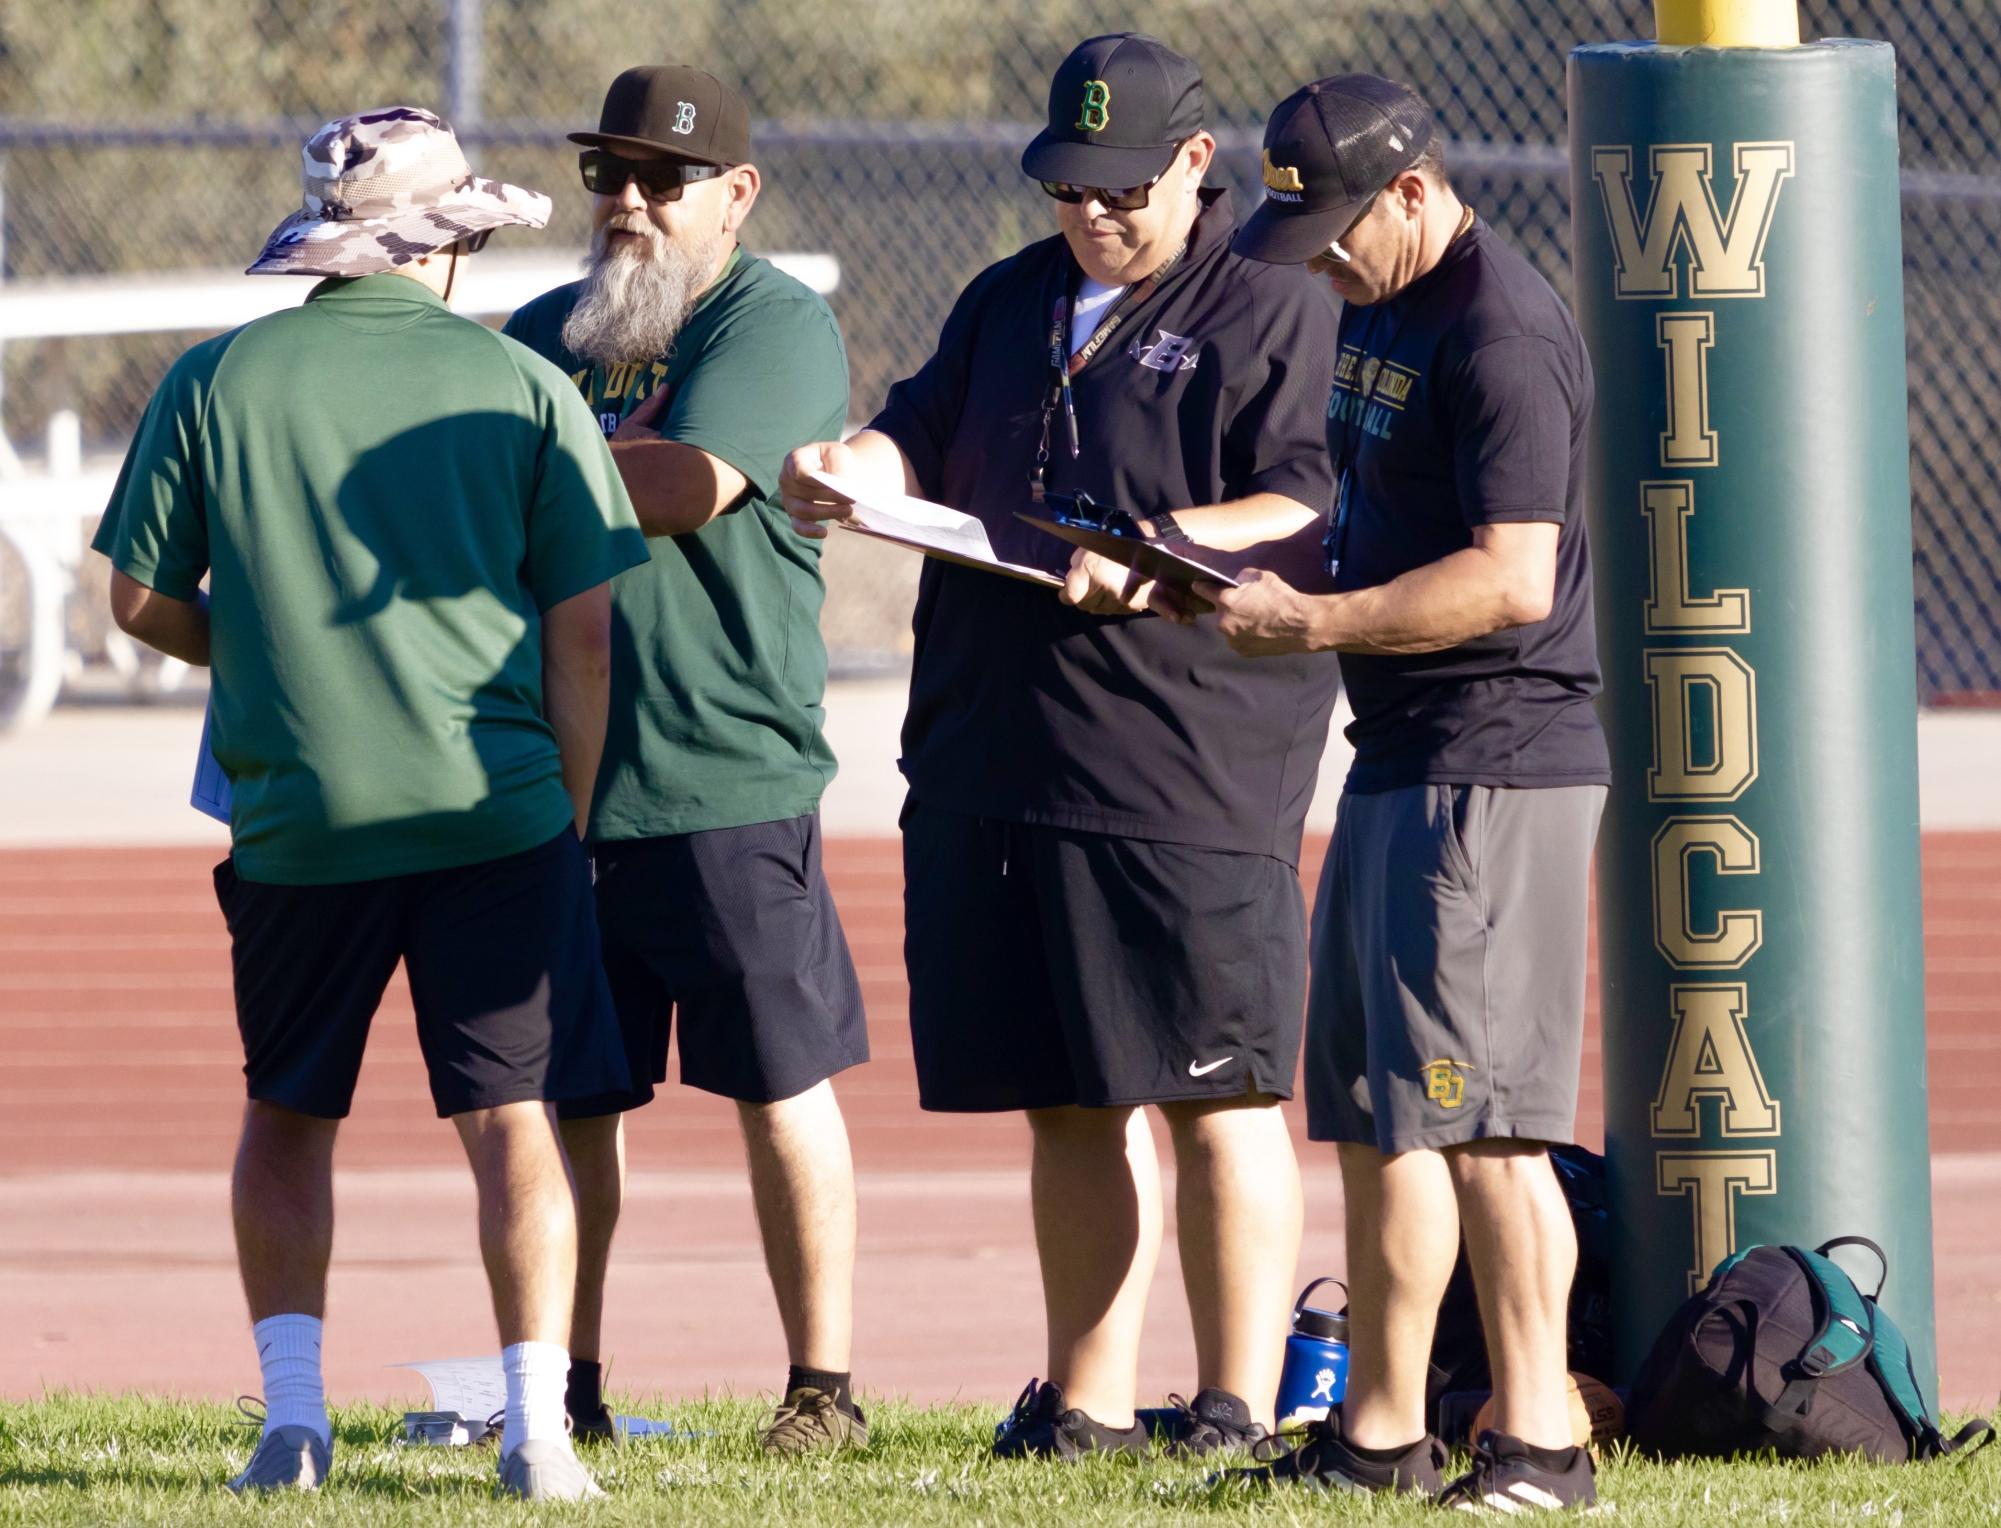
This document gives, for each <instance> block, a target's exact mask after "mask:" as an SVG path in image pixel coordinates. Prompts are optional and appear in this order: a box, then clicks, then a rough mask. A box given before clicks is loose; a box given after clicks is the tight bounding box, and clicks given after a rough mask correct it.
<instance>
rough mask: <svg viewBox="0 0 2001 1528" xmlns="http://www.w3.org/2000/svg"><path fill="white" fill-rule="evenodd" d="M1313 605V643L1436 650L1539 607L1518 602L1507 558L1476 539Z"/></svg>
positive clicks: (1363, 649)
mask: <svg viewBox="0 0 2001 1528" xmlns="http://www.w3.org/2000/svg"><path fill="white" fill-rule="evenodd" d="M1314 605H1315V606H1316V610H1315V613H1314V622H1313V630H1314V639H1313V646H1314V647H1315V648H1317V649H1320V650H1322V651H1329V650H1331V651H1334V652H1344V653H1379V654H1389V653H1435V652H1440V651H1443V650H1444V649H1445V648H1448V647H1457V646H1458V645H1459V644H1460V643H1462V642H1470V641H1472V640H1473V639H1474V638H1475V637H1484V636H1487V635H1488V634H1489V633H1492V632H1496V631H1501V630H1504V629H1506V628H1507V627H1510V626H1520V625H1524V624H1526V623H1527V622H1528V621H1532V620H1540V619H1542V614H1543V612H1539V611H1536V610H1533V609H1530V608H1527V607H1526V606H1524V605H1523V603H1522V602H1521V599H1520V595H1519V590H1518V586H1517V584H1516V582H1515V580H1514V579H1512V578H1511V577H1510V576H1509V571H1508V569H1507V567H1506V565H1505V564H1504V563H1503V562H1502V561H1501V560H1500V559H1499V558H1497V557H1495V556H1493V555H1492V554H1491V553H1489V552H1487V551H1484V550H1482V549H1481V548H1480V547H1477V546H1472V547H1466V548H1464V549H1463V550H1461V551H1457V552H1453V553H1451V554H1449V555H1447V556H1445V557H1441V558H1439V560H1438V561H1436V562H1428V563H1426V564H1425V565H1424V566H1423V567H1421V568H1413V569H1411V571H1410V572H1408V573H1405V574H1403V575H1401V576H1400V577H1397V578H1393V579H1391V580H1390V581H1389V582H1388V583H1386V584H1378V585H1376V586H1375V587H1374V588H1372V589H1357V590H1355V591H1354V592H1353V593H1349V594H1324V595H1320V596H1317V597H1316V598H1315V599H1314Z"/></svg>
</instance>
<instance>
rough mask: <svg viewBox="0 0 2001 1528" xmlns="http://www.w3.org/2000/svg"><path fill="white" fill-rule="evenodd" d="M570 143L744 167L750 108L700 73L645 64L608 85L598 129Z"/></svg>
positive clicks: (718, 82)
mask: <svg viewBox="0 0 2001 1528" xmlns="http://www.w3.org/2000/svg"><path fill="white" fill-rule="evenodd" d="M570 142H572V143H581V144H582V145H583V146H584V147H585V148H597V149H610V150H611V151H612V152H613V153H614V154H623V155H626V156H627V157H632V156H635V155H636V156H638V157H641V158H650V157H651V156H653V155H655V154H676V155H679V156H680V157H681V158H683V159H692V160H695V161H697V162H698V163H701V164H722V165H731V164H748V163H749V162H750V108H749V107H748V106H746V105H745V104H744V100H743V97H742V96H740V95H738V94H737V93H736V92H735V91H734V90H732V89H730V87H729V86H727V85H725V84H724V83H723V82H722V81H721V80H719V79H717V78H716V77H715V76H714V75H713V74H710V73H708V72H707V71H706V70H703V69H690V68H688V67H687V66H686V65H685V64H646V65H642V66H641V67H639V68H637V69H628V70H626V71H625V73H623V74H621V75H620V76H619V77H618V78H617V79H615V80H613V81H612V82H611V89H610V90H608V91H606V92H605V97H604V110H603V111H601V112H600V113H598V130H597V131H596V132H594V133H571V134H570Z"/></svg>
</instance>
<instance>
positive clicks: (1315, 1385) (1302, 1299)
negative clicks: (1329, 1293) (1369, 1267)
mask: <svg viewBox="0 0 2001 1528" xmlns="http://www.w3.org/2000/svg"><path fill="white" fill-rule="evenodd" d="M1322 1284H1333V1285H1337V1286H1338V1287H1339V1288H1340V1290H1341V1293H1342V1294H1343V1295H1344V1296H1345V1295H1346V1294H1347V1293H1348V1286H1347V1285H1346V1284H1343V1283H1341V1281H1340V1280H1339V1279H1315V1280H1314V1281H1313V1282H1312V1283H1311V1284H1308V1285H1307V1286H1306V1288H1304V1289H1302V1290H1301V1291H1300V1292H1299V1298H1298V1299H1297V1300H1295V1301H1294V1302H1293V1306H1292V1335H1291V1336H1290V1337H1288V1338H1286V1339H1285V1368H1284V1370H1283V1372H1281V1373H1280V1375H1279V1379H1278V1426H1279V1431H1280V1432H1284V1431H1286V1430H1287V1429H1289V1428H1300V1427H1304V1426H1305V1425H1306V1424H1307V1423H1308V1422H1317V1421H1319V1420H1320V1419H1321V1418H1322V1417H1324V1416H1326V1415H1327V1413H1328V1412H1329V1411H1330V1410H1331V1409H1332V1408H1333V1407H1335V1406H1338V1405H1339V1404H1340V1403H1341V1397H1342V1396H1344V1395H1346V1394H1347V1393H1348V1312H1347V1302H1346V1301H1345V1300H1344V1301H1343V1302H1342V1308H1341V1309H1340V1310H1338V1311H1331V1310H1321V1309H1319V1308H1318V1307H1317V1306H1312V1305H1308V1304H1307V1303H1306V1302H1307V1299H1308V1297H1310V1296H1311V1295H1312V1293H1313V1291H1314V1290H1316V1289H1318V1288H1319V1287H1320V1286H1321V1285H1322Z"/></svg>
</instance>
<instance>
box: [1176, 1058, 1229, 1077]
mask: <svg viewBox="0 0 2001 1528" xmlns="http://www.w3.org/2000/svg"><path fill="white" fill-rule="evenodd" d="M1236 1059H1237V1058H1236V1057H1235V1056H1225V1057H1224V1058H1223V1059H1222V1060H1221V1061H1211V1062H1210V1063H1209V1064H1208V1065H1206V1066H1197V1065H1196V1064H1195V1063H1194V1062H1192V1061H1191V1062H1189V1063H1188V1075H1189V1076H1190V1077H1207V1076H1208V1075H1209V1074H1210V1073H1211V1072H1213V1071H1215V1070H1216V1068H1217V1067H1219V1066H1228V1065H1229V1064H1230V1063H1231V1062H1232V1061H1235V1060H1236Z"/></svg>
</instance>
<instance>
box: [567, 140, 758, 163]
mask: <svg viewBox="0 0 2001 1528" xmlns="http://www.w3.org/2000/svg"><path fill="white" fill-rule="evenodd" d="M569 138H570V142H572V143H575V144H580V145H582V146H583V147H584V148H587V149H610V150H611V151H612V152H613V153H614V154H623V155H624V156H625V157H626V158H628V159H657V158H659V157H660V156H661V155H662V154H665V155H666V156H667V157H668V158H670V159H685V160H687V161H688V162H689V163H690V164H716V165H727V164H729V163H730V161H729V160H727V159H712V158H710V157H709V156H708V155H707V154H690V153H689V152H688V151H687V150H686V149H677V148H675V147H674V145H673V144H671V143H655V142H654V141H653V140H652V139H651V138H628V137H625V136H624V135H623V134H620V133H571V134H570V135H569Z"/></svg>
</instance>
